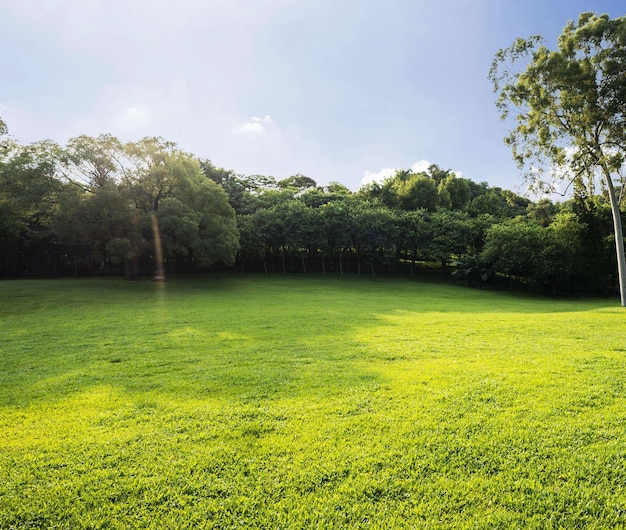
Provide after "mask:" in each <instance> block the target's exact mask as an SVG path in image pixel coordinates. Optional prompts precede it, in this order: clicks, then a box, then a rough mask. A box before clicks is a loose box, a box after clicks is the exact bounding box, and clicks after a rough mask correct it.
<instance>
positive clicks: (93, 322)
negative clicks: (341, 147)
mask: <svg viewBox="0 0 626 530" xmlns="http://www.w3.org/2000/svg"><path fill="white" fill-rule="evenodd" d="M0 296H1V297H2V300H3V304H2V306H1V307H0V335H1V336H2V337H3V340H2V342H1V343H0V424H1V425H2V436H0V476H2V477H3V480H2V481H0V527H1V528H11V527H13V528H16V529H17V528H67V529H69V528H72V529H87V528H92V529H96V528H98V529H99V528H120V529H121V528H128V527H132V528H136V529H149V528H155V529H156V528H159V529H160V528H238V527H239V528H322V527H323V528H381V529H382V528H407V529H408V528H414V527H416V526H418V527H424V528H477V527H485V526H489V527H493V528H512V527H513V528H537V529H538V528H545V527H546V525H550V526H552V527H555V528H620V527H623V526H625V525H626V517H625V513H626V512H625V510H624V507H625V506H626V496H625V494H624V488H623V487H622V486H623V484H624V483H625V482H626V465H625V461H624V451H623V447H624V445H625V444H626V435H625V433H624V428H623V425H624V421H626V413H625V411H626V395H625V393H624V389H625V388H626V377H625V374H626V366H625V361H624V341H623V333H622V328H623V326H622V322H623V314H622V312H621V310H619V309H618V308H615V307H613V304H612V303H610V302H608V301H606V300H597V299H596V300H591V301H584V302H581V301H574V300H566V301H553V300H545V299H543V300H538V299H535V298H531V297H519V296H518V297H514V296H511V295H507V294H504V293H493V292H484V291H478V290H469V289H465V288H460V287H459V288H457V287H453V286H450V285H441V284H429V283H423V282H409V281H402V280H394V279H381V278H380V277H377V278H376V279H370V280H367V281H363V280H360V281H356V280H354V279H350V278H343V279H341V278H339V277H337V279H336V280H334V279H329V278H324V279H321V278H316V277H314V276H312V275H309V276H307V277H304V276H300V277H293V276H291V277H289V276H287V277H283V276H272V277H265V276H263V277H258V276H252V275H248V276H236V277H235V276H233V275H224V274H221V275H211V276H204V277H202V278H199V277H196V278H189V279H186V280H184V281H182V280H177V279H175V278H174V279H170V281H168V282H167V283H165V284H161V283H154V282H135V283H132V284H129V283H124V282H121V281H116V280H108V281H105V280H100V279H89V280H72V281H65V280H62V281H47V280H42V281H37V282H24V281H7V280H4V281H2V282H0Z"/></svg>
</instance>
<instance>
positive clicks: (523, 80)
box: [490, 13, 626, 306]
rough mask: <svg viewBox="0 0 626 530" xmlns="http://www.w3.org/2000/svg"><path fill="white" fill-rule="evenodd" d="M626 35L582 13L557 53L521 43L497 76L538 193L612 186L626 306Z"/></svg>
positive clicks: (500, 57)
mask: <svg viewBox="0 0 626 530" xmlns="http://www.w3.org/2000/svg"><path fill="white" fill-rule="evenodd" d="M625 34H626V17H619V18H615V19H610V18H609V17H608V16H607V15H599V16H598V15H595V14H593V13H582V14H581V15H580V17H579V18H578V21H577V22H573V21H572V22H569V23H568V24H567V25H566V26H565V28H564V29H563V32H562V33H561V35H560V36H559V39H558V44H557V47H556V49H555V50H550V49H548V48H547V47H545V46H544V45H542V39H541V38H540V37H531V38H530V39H527V40H524V39H517V40H516V41H515V42H514V43H513V45H512V46H511V47H510V48H508V49H506V50H500V51H499V52H498V53H497V54H496V57H495V59H494V61H493V64H492V67H491V71H490V78H491V80H492V82H493V85H494V89H495V91H496V92H497V93H498V100H497V105H498V107H499V108H500V110H501V112H502V117H503V118H506V117H508V116H509V115H510V114H511V113H513V114H514V115H515V118H516V126H515V127H514V128H513V130H512V131H511V133H510V134H509V136H508V137H507V138H506V142H507V143H508V144H509V145H510V146H511V149H512V151H513V156H514V158H515V159H516V161H517V162H518V164H519V166H520V167H521V168H525V170H526V176H527V178H528V181H529V183H530V185H531V186H533V187H535V188H539V189H546V188H547V189H551V188H552V185H553V183H554V180H556V181H563V180H565V181H569V182H570V183H571V182H574V183H575V184H576V185H577V187H579V188H585V187H586V188H587V189H589V190H592V189H593V188H594V181H595V180H596V179H597V178H600V179H602V183H603V185H604V186H606V189H607V192H608V196H609V200H610V204H611V209H612V216H613V222H614V236H615V245H616V256H617V264H618V275H619V279H620V281H619V286H620V292H621V303H622V306H626V255H625V252H624V244H623V238H622V222H621V215H620V210H619V200H618V197H617V195H616V190H615V186H616V185H617V186H620V187H622V188H623V187H624V184H625V181H624V177H625V175H626V173H625V172H624V163H625V161H626V112H625V110H626V109H625V106H624V101H625V98H624V94H625V90H626V88H625V87H626V77H625V76H624V72H625V71H626V39H624V35H625ZM518 66H520V67H521V71H518V70H517V69H516V68H517V67H518Z"/></svg>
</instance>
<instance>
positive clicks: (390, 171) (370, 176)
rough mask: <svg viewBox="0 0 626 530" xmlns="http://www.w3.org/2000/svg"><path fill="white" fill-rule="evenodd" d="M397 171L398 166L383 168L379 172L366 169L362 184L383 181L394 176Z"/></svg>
mask: <svg viewBox="0 0 626 530" xmlns="http://www.w3.org/2000/svg"><path fill="white" fill-rule="evenodd" d="M396 171H397V168H389V167H386V168H383V169H381V170H380V171H378V172H377V173H372V172H371V171H366V172H365V173H364V174H363V179H362V180H361V186H365V185H367V184H372V183H373V182H378V183H381V182H383V181H384V180H385V179H386V178H389V177H392V176H393V175H394V174H395V172H396Z"/></svg>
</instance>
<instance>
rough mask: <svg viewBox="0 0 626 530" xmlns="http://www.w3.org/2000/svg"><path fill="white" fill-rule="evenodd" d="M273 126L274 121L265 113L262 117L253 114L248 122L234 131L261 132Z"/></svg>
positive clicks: (245, 132)
mask: <svg viewBox="0 0 626 530" xmlns="http://www.w3.org/2000/svg"><path fill="white" fill-rule="evenodd" d="M273 127H275V123H274V120H273V119H272V117H271V116H269V115H267V116H265V117H263V118H258V117H256V116H253V117H252V119H251V120H250V121H249V122H246V123H244V124H243V125H241V126H239V127H237V128H236V129H235V132H237V133H241V134H262V133H264V132H266V131H268V130H269V129H271V128H273Z"/></svg>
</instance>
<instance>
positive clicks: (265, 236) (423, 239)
mask: <svg viewBox="0 0 626 530" xmlns="http://www.w3.org/2000/svg"><path fill="white" fill-rule="evenodd" d="M4 133H5V134H4V141H3V142H2V145H3V148H2V151H1V152H0V275H3V276H18V275H46V276H63V275H88V274H98V273H110V274H111V273H112V274H124V276H125V277H126V278H129V279H131V278H136V277H137V276H138V275H139V274H155V273H157V274H163V273H165V274H167V273H172V272H181V271H201V270H211V269H214V268H216V267H222V268H224V267H226V268H234V269H236V270H238V271H244V272H245V271H262V272H265V273H268V274H269V273H303V274H306V273H311V272H316V273H324V274H331V273H334V274H370V275H371V274H381V273H384V274H389V273H406V274H419V273H421V274H424V273H435V272H436V273H443V274H454V275H455V276H457V277H458V278H459V279H460V280H461V281H464V282H465V283H468V284H479V283H483V282H488V281H494V280H495V279H504V280H505V281H506V282H509V283H511V284H513V283H515V284H516V285H524V286H527V287H532V288H541V289H549V290H557V289H558V290H568V291H582V290H588V291H601V292H611V291H614V290H615V288H616V278H615V267H616V265H615V258H614V252H612V247H611V245H614V243H613V241H612V238H611V234H612V224H611V210H610V204H609V201H608V199H607V197H605V196H604V195H602V194H599V195H593V196H586V195H585V193H584V189H580V190H577V192H576V193H575V196H574V198H573V199H571V200H569V201H566V202H564V203H553V202H551V201H550V200H547V199H542V200H540V201H538V202H532V201H530V200H529V199H526V198H524V197H521V196H519V195H517V194H515V193H513V192H511V191H509V190H504V189H501V188H498V187H491V186H489V185H488V184H487V183H485V182H481V183H475V182H474V181H472V180H470V179H467V178H461V177H458V176H456V175H455V174H454V173H453V172H452V171H450V170H444V169H442V168H440V167H439V166H437V165H432V166H431V167H430V168H429V169H428V170H427V171H425V172H418V173H414V172H412V171H406V170H399V171H397V172H396V173H395V175H393V176H392V177H390V178H387V179H386V180H385V181H384V182H382V183H372V184H369V185H366V186H363V187H362V188H361V189H360V190H358V191H357V192H352V191H350V190H349V189H348V188H346V187H345V186H343V185H342V184H340V183H338V182H333V183H330V184H328V185H326V186H320V185H318V184H317V183H316V181H315V180H313V179H312V178H309V177H306V176H303V175H294V176H292V177H289V178H287V179H284V180H279V181H277V180H276V179H274V178H272V177H268V176H261V175H250V176H245V175H237V174H236V173H234V172H233V171H230V170H226V169H223V168H218V167H216V166H214V165H213V164H212V163H211V162H210V161H209V160H202V159H198V158H197V157H195V156H194V155H192V154H190V153H186V152H184V151H182V150H180V149H179V148H178V147H177V146H176V145H175V144H173V143H171V142H168V141H166V140H163V139H161V138H144V139H142V140H139V141H136V142H127V143H123V142H121V141H120V140H119V139H117V138H115V137H113V136H111V135H101V136H98V137H89V136H79V137H76V138H72V139H71V140H69V141H68V142H67V144H66V145H65V146H60V145H57V144H55V143H53V142H50V141H44V142H36V143H33V144H29V145H20V144H18V143H17V142H15V141H13V140H11V139H10V138H9V137H8V136H7V134H6V130H4Z"/></svg>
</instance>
